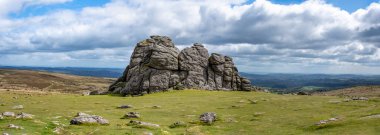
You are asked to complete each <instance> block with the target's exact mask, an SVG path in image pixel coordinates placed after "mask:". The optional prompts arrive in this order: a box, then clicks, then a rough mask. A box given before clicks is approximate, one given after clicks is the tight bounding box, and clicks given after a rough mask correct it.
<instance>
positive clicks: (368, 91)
mask: <svg viewBox="0 0 380 135" xmlns="http://www.w3.org/2000/svg"><path fill="white" fill-rule="evenodd" d="M316 94H319V95H329V96H364V97H380V86H357V87H352V88H345V89H339V90H333V91H327V92H323V93H316Z"/></svg>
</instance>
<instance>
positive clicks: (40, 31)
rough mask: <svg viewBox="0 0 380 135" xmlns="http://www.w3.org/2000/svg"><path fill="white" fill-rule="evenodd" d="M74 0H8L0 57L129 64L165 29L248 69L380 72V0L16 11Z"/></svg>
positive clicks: (136, 1) (122, 0) (144, 2)
mask: <svg viewBox="0 0 380 135" xmlns="http://www.w3.org/2000/svg"><path fill="white" fill-rule="evenodd" d="M70 1H71V0H25V1H22V2H21V1H18V2H14V1H12V2H13V3H10V2H11V0H2V1H0V59H1V60H7V59H10V57H12V60H15V59H23V58H26V57H28V56H29V55H30V56H31V58H34V59H33V60H34V61H39V60H40V59H43V58H46V57H47V56H52V55H54V54H56V55H54V57H50V58H51V59H52V60H53V59H54V60H55V61H57V62H55V63H59V62H61V63H62V62H63V63H64V64H65V63H66V64H67V65H66V66H70V65H71V66H81V65H80V64H78V63H76V62H78V61H83V62H82V63H86V62H87V63H89V62H91V63H98V64H95V66H102V64H101V63H102V62H103V63H108V64H107V65H113V66H116V67H122V66H125V65H126V64H127V63H128V58H129V56H130V54H131V52H132V49H133V47H134V45H135V43H136V42H138V41H139V40H142V39H145V38H147V37H148V36H149V35H154V34H159V35H168V36H170V37H172V38H173V41H174V42H175V44H178V45H180V46H179V47H180V48H183V47H184V46H188V45H191V44H192V43H193V42H202V43H204V44H205V45H206V46H207V47H208V48H209V51H210V52H218V53H224V54H228V55H231V56H233V57H234V58H235V59H236V63H237V64H238V66H239V68H241V69H242V70H243V71H246V72H254V71H268V70H270V71H268V72H283V71H285V72H288V71H289V72H303V71H301V70H304V72H314V71H317V72H325V71H326V72H333V71H334V70H333V69H337V70H340V71H347V72H350V71H349V70H348V69H347V70H341V68H333V67H342V66H351V67H356V68H358V70H353V71H351V72H352V73H357V72H361V71H364V70H366V71H370V72H376V71H375V70H374V69H377V66H379V64H378V63H380V50H379V47H380V32H379V31H380V19H378V18H379V16H380V4H379V3H372V4H371V5H369V6H368V7H367V8H364V9H360V10H357V11H355V12H353V13H349V12H347V11H345V10H342V9H340V8H339V7H334V6H333V5H331V4H328V3H326V2H324V1H322V0H309V1H305V2H303V3H300V4H292V5H280V4H274V3H271V2H270V1H267V0H256V1H255V2H253V3H247V1H245V0H227V1H220V0H208V1H203V0H194V1H188V0H175V1H174V0H155V1H151V0H128V1H127V0H113V1H111V2H109V3H107V4H105V5H103V6H100V7H85V8H83V9H81V10H70V9H66V10H58V11H55V12H51V13H47V14H44V15H41V16H31V17H27V18H19V19H15V18H11V17H9V16H8V15H9V13H12V12H18V11H20V9H22V8H27V7H29V6H33V5H49V4H59V3H64V2H70ZM38 58H40V59H38ZM5 63H6V64H14V62H12V61H9V60H7V62H5ZM39 63H40V65H46V63H47V62H39ZM50 63H54V62H50ZM69 64H70V65H69ZM60 65H62V64H60ZM277 66H279V67H283V69H282V70H281V68H274V67H277ZM102 67H103V66H102ZM285 69H286V70H285ZM308 69H310V71H308ZM315 69H319V70H315ZM359 69H360V70H359ZM368 69H371V70H368ZM334 72H336V71H334ZM376 73H379V72H378V71H377V72H376Z"/></svg>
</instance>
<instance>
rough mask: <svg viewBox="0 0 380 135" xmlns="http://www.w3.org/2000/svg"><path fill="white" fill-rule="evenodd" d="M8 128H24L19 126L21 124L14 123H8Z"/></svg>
mask: <svg viewBox="0 0 380 135" xmlns="http://www.w3.org/2000/svg"><path fill="white" fill-rule="evenodd" d="M8 128H10V129H24V128H23V127H21V126H16V125H14V124H9V125H8Z"/></svg>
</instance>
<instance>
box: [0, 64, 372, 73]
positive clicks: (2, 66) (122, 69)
mask: <svg viewBox="0 0 380 135" xmlns="http://www.w3.org/2000/svg"><path fill="white" fill-rule="evenodd" d="M126 66H127V65H126ZM4 67H9V68H11V69H16V68H23V67H24V68H78V69H80V68H83V69H86V68H87V69H118V70H120V71H124V69H125V67H124V68H122V67H75V66H62V67H60V66H17V65H0V69H2V68H4ZM12 67H13V68H12ZM27 70H29V69H27ZM240 73H243V74H255V75H261V74H262V75H266V74H292V75H296V74H299V75H363V76H379V75H380V74H344V73H343V74H334V73H297V72H293V73H290V72H244V71H241V72H240Z"/></svg>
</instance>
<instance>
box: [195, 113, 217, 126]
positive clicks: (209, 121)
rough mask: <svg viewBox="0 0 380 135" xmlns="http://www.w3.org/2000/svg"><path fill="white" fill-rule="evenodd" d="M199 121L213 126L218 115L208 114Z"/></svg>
mask: <svg viewBox="0 0 380 135" xmlns="http://www.w3.org/2000/svg"><path fill="white" fill-rule="evenodd" d="M199 120H200V121H201V122H203V123H206V124H212V123H213V122H215V121H216V113H213V112H206V113H203V114H201V115H200V116H199Z"/></svg>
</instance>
